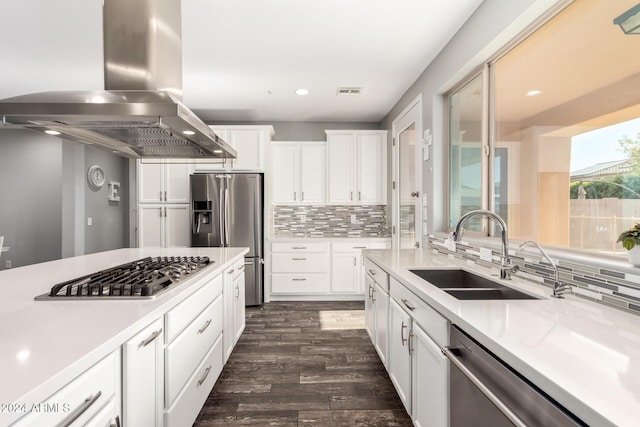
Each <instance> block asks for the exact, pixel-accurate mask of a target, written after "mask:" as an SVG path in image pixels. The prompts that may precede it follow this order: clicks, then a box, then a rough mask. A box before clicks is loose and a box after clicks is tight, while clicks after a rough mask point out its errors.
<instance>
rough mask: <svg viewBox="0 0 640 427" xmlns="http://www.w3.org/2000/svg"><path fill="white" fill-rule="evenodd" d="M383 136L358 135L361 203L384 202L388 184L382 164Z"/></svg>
mask: <svg viewBox="0 0 640 427" xmlns="http://www.w3.org/2000/svg"><path fill="white" fill-rule="evenodd" d="M382 150H383V136H382V135H379V134H372V135H367V134H364V135H358V156H357V159H358V162H357V163H358V167H357V169H358V194H357V198H356V199H357V201H358V203H359V204H382V203H386V201H385V200H382V199H383V197H382V194H383V186H384V185H386V182H385V181H384V177H385V176H386V174H385V173H383V172H384V170H385V169H386V165H383V164H382V153H383V151H382Z"/></svg>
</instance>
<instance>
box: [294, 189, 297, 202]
mask: <svg viewBox="0 0 640 427" xmlns="http://www.w3.org/2000/svg"><path fill="white" fill-rule="evenodd" d="M296 196H297V194H296V192H295V191H294V192H293V201H294V202H295V201H296V200H298V199H297V198H296Z"/></svg>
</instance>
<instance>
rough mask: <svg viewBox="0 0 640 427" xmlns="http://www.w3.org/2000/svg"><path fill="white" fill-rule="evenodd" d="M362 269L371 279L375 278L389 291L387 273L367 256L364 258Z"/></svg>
mask: <svg viewBox="0 0 640 427" xmlns="http://www.w3.org/2000/svg"><path fill="white" fill-rule="evenodd" d="M364 269H365V271H366V272H367V274H368V275H369V276H371V278H372V279H373V280H375V281H376V282H377V283H378V284H379V285H380V287H382V289H384V290H385V291H386V292H389V275H388V274H387V272H386V271H384V270H383V269H382V268H380V267H378V265H377V264H375V263H374V262H373V261H371V260H370V259H369V258H367V259H365V260H364Z"/></svg>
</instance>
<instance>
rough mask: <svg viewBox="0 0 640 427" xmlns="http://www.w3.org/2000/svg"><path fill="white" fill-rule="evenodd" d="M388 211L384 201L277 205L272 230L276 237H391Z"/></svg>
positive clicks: (274, 210)
mask: <svg viewBox="0 0 640 427" xmlns="http://www.w3.org/2000/svg"><path fill="white" fill-rule="evenodd" d="M386 211H387V207H386V206H384V205H371V206H349V205H335V206H334V205H331V206H274V207H273V230H274V235H275V236H276V237H390V236H391V233H390V230H389V228H388V227H387V224H386V223H387V213H386ZM353 215H355V221H352V216H353Z"/></svg>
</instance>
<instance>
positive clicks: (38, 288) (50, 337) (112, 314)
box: [0, 248, 248, 425]
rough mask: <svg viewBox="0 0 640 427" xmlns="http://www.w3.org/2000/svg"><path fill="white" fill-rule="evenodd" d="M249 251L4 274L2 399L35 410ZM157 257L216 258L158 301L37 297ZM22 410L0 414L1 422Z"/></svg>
mask: <svg viewBox="0 0 640 427" xmlns="http://www.w3.org/2000/svg"><path fill="white" fill-rule="evenodd" d="M247 252H248V249H245V248H171V249H162V248H155V249H154V248H145V249H120V250H115V251H108V252H102V253H97V254H92V255H86V256H81V257H74V258H67V259H63V260H58V261H51V262H46V263H42V264H35V265H31V266H27V267H22V268H16V269H13V270H5V271H2V272H0V342H2V343H3V344H2V347H1V348H0V366H2V367H3V374H2V381H1V383H0V404H10V403H25V404H26V406H27V407H30V406H31V405H32V404H36V403H39V402H41V401H43V400H45V399H46V398H48V397H49V396H51V395H52V394H53V393H54V392H56V391H57V390H58V389H60V388H61V387H63V386H64V385H65V384H67V383H68V382H69V381H71V380H73V379H74V378H75V377H77V376H78V375H79V374H81V373H82V372H84V371H85V370H86V369H88V368H89V367H90V366H92V365H93V364H95V363H96V362H98V361H99V360H101V359H102V358H104V357H105V356H107V355H108V354H110V353H112V352H113V351H115V350H116V349H118V348H119V347H120V346H121V345H122V344H123V343H124V342H126V341H127V340H128V339H130V338H131V337H133V336H134V335H135V334H136V333H137V332H139V331H140V330H141V329H142V328H144V327H145V326H147V325H148V324H150V323H151V322H153V321H154V320H156V319H158V318H160V317H161V316H162V315H163V314H164V313H165V312H167V311H168V310H170V309H171V308H172V307H174V306H176V305H177V304H179V303H180V302H181V301H183V300H184V299H185V298H187V297H188V296H189V295H191V294H193V293H194V292H196V291H197V290H198V289H200V288H201V287H202V286H203V285H204V284H206V283H207V282H208V281H209V280H211V279H212V278H213V277H215V276H216V275H218V274H220V273H221V272H222V271H223V270H224V269H226V268H227V267H229V266H231V265H233V263H234V261H236V260H237V259H238V258H239V257H241V256H243V255H244V254H245V253H247ZM159 255H165V256H186V255H205V256H209V257H210V258H211V259H212V260H214V261H215V263H213V264H212V265H211V266H209V267H207V269H206V270H205V271H202V272H201V273H200V274H198V275H197V276H195V277H194V278H193V279H190V280H188V281H185V282H182V283H180V284H179V285H177V286H176V287H175V288H174V289H171V290H169V291H167V292H166V293H165V294H163V295H160V296H158V297H157V298H156V299H154V300H127V301H117V300H102V301H86V300H83V301H34V300H33V298H34V297H35V296H36V295H40V294H43V293H46V292H48V291H49V289H50V287H51V285H53V284H55V283H59V282H61V281H64V280H69V279H73V278H75V277H79V276H82V275H84V274H89V273H92V272H95V271H98V270H101V269H104V268H108V267H113V266H116V265H119V264H122V263H125V262H128V261H132V260H135V259H139V258H144V257H147V256H159ZM22 415H24V414H23V413H11V412H6V411H5V412H0V425H6V424H8V423H10V422H13V421H15V420H16V419H18V418H19V417H21V416H22Z"/></svg>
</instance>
